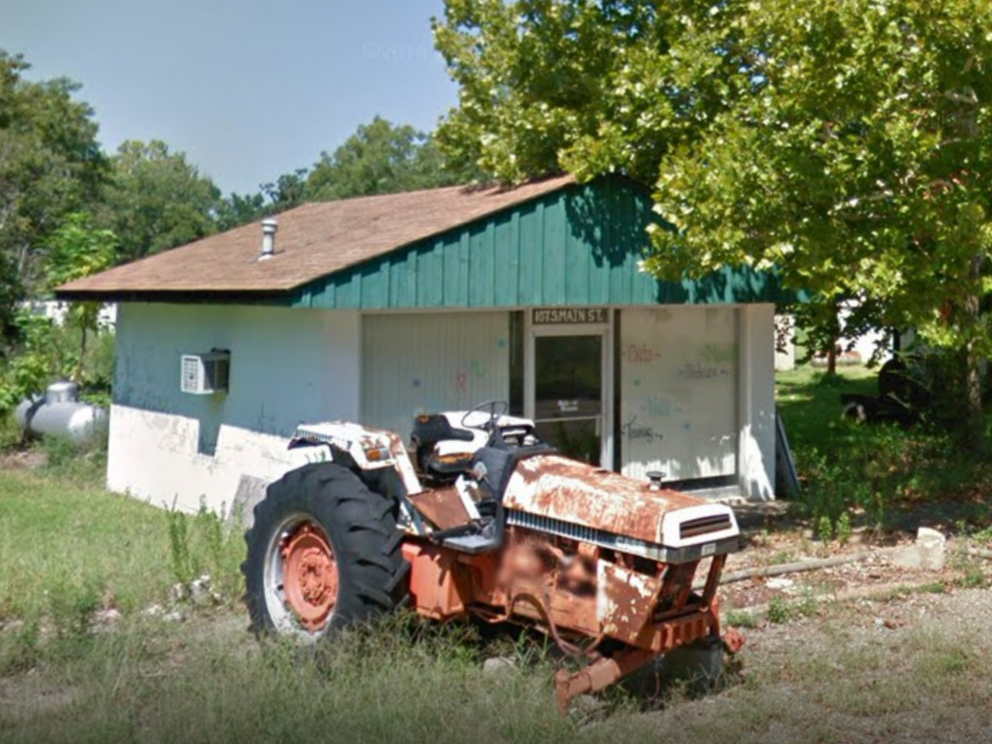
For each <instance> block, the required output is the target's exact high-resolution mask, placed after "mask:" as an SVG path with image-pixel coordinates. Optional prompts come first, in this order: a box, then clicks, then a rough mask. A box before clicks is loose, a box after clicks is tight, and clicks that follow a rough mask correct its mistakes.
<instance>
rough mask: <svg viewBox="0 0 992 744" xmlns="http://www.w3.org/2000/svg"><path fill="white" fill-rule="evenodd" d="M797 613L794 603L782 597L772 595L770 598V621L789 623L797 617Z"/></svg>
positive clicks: (768, 613)
mask: <svg viewBox="0 0 992 744" xmlns="http://www.w3.org/2000/svg"><path fill="white" fill-rule="evenodd" d="M795 616H796V613H795V610H794V609H793V606H792V604H791V603H790V602H789V601H788V600H787V599H783V598H782V597H772V598H771V599H770V600H768V611H767V612H766V617H767V618H768V622H770V623H776V624H778V623H787V622H789V621H790V620H792V619H793V618H795Z"/></svg>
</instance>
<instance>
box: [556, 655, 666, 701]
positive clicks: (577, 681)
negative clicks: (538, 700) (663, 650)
mask: <svg viewBox="0 0 992 744" xmlns="http://www.w3.org/2000/svg"><path fill="white" fill-rule="evenodd" d="M655 656H657V653H655V652H654V651H647V650H644V649H631V650H630V651H621V652H620V653H617V654H614V655H613V656H611V657H610V658H608V659H600V660H599V661H596V662H593V663H592V664H590V665H589V666H587V667H586V668H585V669H582V670H580V671H578V672H576V673H575V674H569V673H568V672H567V671H565V670H564V669H562V670H561V671H560V672H558V674H557V675H555V698H556V700H557V702H558V710H559V711H561V713H562V715H567V714H568V704H569V702H570V701H571V700H572V698H574V697H577V696H579V695H585V694H587V693H590V692H598V691H599V690H602V689H604V688H606V687H609V686H610V685H612V684H613V683H615V682H618V681H619V680H621V679H623V678H624V677H626V676H627V675H628V674H630V673H631V672H635V671H637V670H638V669H640V668H641V667H642V666H644V665H645V664H647V663H648V662H649V661H651V659H653V658H654V657H655Z"/></svg>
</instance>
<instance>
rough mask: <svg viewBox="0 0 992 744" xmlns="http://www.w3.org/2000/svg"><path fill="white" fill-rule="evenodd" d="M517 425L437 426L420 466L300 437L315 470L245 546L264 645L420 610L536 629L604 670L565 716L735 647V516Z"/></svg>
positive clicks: (474, 421) (299, 477) (565, 698)
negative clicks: (725, 626)
mask: <svg viewBox="0 0 992 744" xmlns="http://www.w3.org/2000/svg"><path fill="white" fill-rule="evenodd" d="M506 409H507V407H506V405H505V404H504V403H501V402H494V401H490V402H487V403H485V404H482V405H481V406H478V407H476V408H475V409H473V410H471V411H468V412H459V413H441V414H433V415H421V416H419V417H417V419H416V420H415V422H414V428H413V434H412V441H411V446H410V449H409V451H408V449H407V447H406V446H404V443H403V441H402V440H401V439H400V437H398V436H397V435H396V434H394V433H391V432H388V431H381V430H374V429H369V428H366V427H363V426H359V425H357V424H353V423H341V422H335V423H325V424H318V425H312V426H301V427H299V428H298V430H297V432H296V434H295V436H294V438H293V439H292V441H291V443H290V447H291V448H293V449H296V450H301V451H302V452H303V453H305V454H306V456H307V457H306V460H308V464H305V465H302V466H301V467H298V468H295V469H293V470H290V471H289V472H287V473H286V474H285V475H284V476H283V477H282V478H281V479H279V480H277V481H275V482H273V483H271V484H270V485H269V486H268V488H267V490H266V493H265V496H264V498H263V499H262V500H261V501H260V502H259V503H258V504H257V505H256V507H255V509H254V513H253V518H252V524H251V526H250V528H249V529H248V531H247V532H246V534H245V539H246V542H247V544H248V555H247V559H246V560H245V562H244V564H243V566H242V570H243V572H244V574H245V579H246V585H247V593H246V601H247V605H248V610H249V614H250V617H251V621H252V626H253V629H254V630H255V631H256V632H259V633H263V634H280V635H293V636H297V637H299V638H301V639H303V640H304V641H308V642H313V641H317V640H318V639H322V638H327V637H329V636H331V635H333V634H335V633H336V632H337V631H338V630H339V629H342V628H346V627H348V626H352V625H355V624H358V623H363V622H365V621H367V620H369V619H370V618H373V617H374V616H376V615H378V614H381V613H385V612H390V611H392V610H394V609H396V608H398V607H400V606H403V605H407V606H409V607H410V608H412V610H414V611H415V612H417V613H419V614H421V615H424V616H426V617H428V618H432V619H434V620H437V621H441V622H444V621H450V620H455V619H464V618H469V617H474V618H478V619H480V620H482V621H486V622H490V623H502V622H514V623H521V624H529V625H532V626H535V627H537V628H539V629H541V630H543V631H544V632H546V633H547V634H549V635H550V636H551V637H552V638H553V640H554V641H555V642H556V643H557V644H558V646H559V647H560V648H561V649H562V650H563V651H564V652H565V653H567V654H569V655H572V656H576V657H580V658H583V659H585V660H587V662H588V663H587V664H586V665H585V666H584V667H582V668H581V670H580V671H578V672H577V673H569V672H567V671H562V672H559V674H558V677H557V679H556V697H557V703H558V705H559V707H560V708H561V710H562V711H563V712H567V710H568V705H569V701H570V700H571V699H572V698H574V697H575V696H577V695H580V694H584V693H591V692H595V691H598V690H601V689H603V688H605V687H607V686H609V685H611V684H613V683H614V682H617V681H618V680H620V679H621V678H623V677H625V676H626V675H628V674H630V673H631V672H633V671H635V670H637V669H638V668H640V667H642V666H644V665H646V664H648V663H649V662H652V661H654V660H656V658H657V657H659V656H660V655H663V654H665V653H666V652H669V651H671V650H673V649H675V648H677V647H680V646H686V645H688V644H692V643H694V642H701V643H707V642H709V643H715V640H716V639H720V638H721V636H720V621H719V612H718V602H717V594H716V591H717V584H718V583H719V579H720V574H721V571H722V569H723V566H724V563H725V561H726V558H727V555H728V554H729V553H730V552H732V551H734V550H736V549H737V548H738V527H737V523H736V520H735V518H734V514H733V512H732V511H731V509H730V508H728V507H727V506H724V505H719V504H714V503H708V502H706V501H703V500H700V499H697V498H694V497H691V496H688V495H685V494H682V493H679V492H676V491H673V490H669V489H665V488H663V487H662V486H661V483H660V478H657V477H656V478H654V479H653V480H652V483H651V484H647V483H644V482H641V481H638V480H634V479H631V478H627V477H624V476H621V475H618V474H616V473H612V472H609V471H606V470H602V469H600V468H596V467H593V466H590V465H587V464H585V463H582V462H578V461H575V460H571V459H568V458H566V457H563V456H561V455H560V454H558V453H557V452H556V451H555V450H554V449H553V448H552V447H550V446H549V445H548V444H546V443H544V442H542V441H541V440H540V438H539V437H538V435H537V434H536V432H535V428H534V424H533V423H532V422H531V421H528V420H526V419H522V418H516V417H512V416H508V415H506ZM697 572H699V573H700V579H699V581H698V582H697V585H698V587H699V588H698V589H695V588H694V580H695V578H696V575H697ZM722 641H723V645H724V646H725V647H727V648H729V650H731V651H736V650H737V647H738V646H739V639H738V638H736V637H730V636H725V637H723V638H722Z"/></svg>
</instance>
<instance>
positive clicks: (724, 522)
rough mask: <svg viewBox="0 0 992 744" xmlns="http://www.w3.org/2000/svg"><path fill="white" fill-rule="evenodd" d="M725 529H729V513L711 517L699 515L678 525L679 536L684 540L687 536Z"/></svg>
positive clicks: (696, 535)
mask: <svg viewBox="0 0 992 744" xmlns="http://www.w3.org/2000/svg"><path fill="white" fill-rule="evenodd" d="M727 529H730V515H729V514H717V515H716V516H713V517H700V518H699V519H690V520H688V521H687V522H683V523H682V524H680V525H679V537H681V538H682V539H683V540H685V539H686V538H689V537H699V536H700V535H708V534H710V533H711V532H721V531H722V530H727Z"/></svg>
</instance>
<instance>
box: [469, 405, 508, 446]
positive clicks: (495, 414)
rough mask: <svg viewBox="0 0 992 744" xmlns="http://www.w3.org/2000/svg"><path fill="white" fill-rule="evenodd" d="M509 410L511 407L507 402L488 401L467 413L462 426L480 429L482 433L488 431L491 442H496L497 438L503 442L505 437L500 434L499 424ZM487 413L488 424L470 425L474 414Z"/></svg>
mask: <svg viewBox="0 0 992 744" xmlns="http://www.w3.org/2000/svg"><path fill="white" fill-rule="evenodd" d="M509 410H510V405H509V404H508V403H507V402H506V401H505V400H486V401H483V402H482V403H480V404H479V405H477V406H475V408H472V409H471V410H469V411H466V412H465V415H463V416H462V420H461V425H462V426H464V427H465V428H466V429H480V430H482V431H488V432H489V440H490V441H494V440H495V439H496V438H497V437H498V438H499V439H500V440H502V438H503V436H502V434H500V431H499V426H498V424H497V422H498V421H499V419H500V416H503V415H504V414H506V412H507V411H509ZM485 412H488V413H489V420H488V421H487V422H486V423H484V424H482V425H481V426H477V425H472V424H470V423H468V419H469V418H470V417H471V415H472V414H473V413H485Z"/></svg>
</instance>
